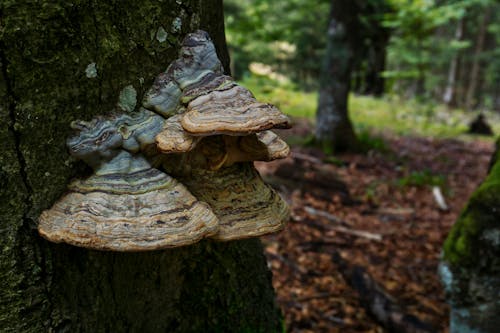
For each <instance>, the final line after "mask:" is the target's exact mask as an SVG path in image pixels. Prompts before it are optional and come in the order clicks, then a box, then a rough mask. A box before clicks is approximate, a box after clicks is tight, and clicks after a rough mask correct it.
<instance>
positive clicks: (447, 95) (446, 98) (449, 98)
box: [443, 17, 465, 106]
mask: <svg viewBox="0 0 500 333" xmlns="http://www.w3.org/2000/svg"><path fill="white" fill-rule="evenodd" d="M464 25H465V17H462V18H461V19H460V20H459V21H458V24H457V29H456V30H455V40H457V41H461V40H462V39H463V37H464ZM459 58H460V51H456V52H455V54H454V55H453V58H452V59H451V62H450V70H449V72H448V81H447V83H446V89H445V91H444V94H443V103H445V104H446V105H448V106H456V105H457V103H456V99H455V96H456V93H455V88H456V84H457V78H458V62H459Z"/></svg>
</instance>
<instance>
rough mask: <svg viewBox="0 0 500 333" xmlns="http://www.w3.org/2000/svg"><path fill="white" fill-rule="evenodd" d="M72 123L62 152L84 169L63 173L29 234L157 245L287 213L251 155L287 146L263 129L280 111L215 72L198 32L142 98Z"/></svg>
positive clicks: (265, 156)
mask: <svg viewBox="0 0 500 333" xmlns="http://www.w3.org/2000/svg"><path fill="white" fill-rule="evenodd" d="M72 127H73V129H75V130H77V134H76V135H75V136H73V137H71V138H70V139H69V140H68V142H67V144H68V147H69V150H70V153H71V154H72V155H74V156H75V157H77V158H79V159H81V160H83V161H84V162H85V163H87V164H88V165H90V166H91V167H92V168H93V170H94V174H93V175H91V176H90V177H88V178H87V179H83V180H74V181H73V182H71V183H70V184H69V186H68V189H69V192H68V193H66V194H65V195H64V196H63V197H62V198H61V199H59V201H57V202H56V203H55V204H54V205H53V207H52V208H50V209H48V210H46V211H44V212H43V213H42V214H41V216H40V219H39V226H38V229H39V233H40V234H41V235H42V236H43V237H45V238H46V239H48V240H50V241H53V242H65V243H69V244H72V245H76V246H82V247H86V248H91V249H98V250H113V251H145V250H157V249H163V248H169V247H176V246H183V245H189V244H193V243H195V242H197V241H199V240H201V239H202V238H212V239H215V240H220V241H226V240H233V239H241V238H248V237H257V236H261V235H264V234H267V233H271V232H276V231H278V230H280V229H282V228H283V227H284V225H285V223H286V221H287V220H288V217H289V209H288V206H287V205H286V203H285V202H284V201H283V200H282V199H281V198H280V196H279V195H278V194H277V193H276V192H275V191H274V190H273V189H272V188H271V187H270V186H268V185H266V184H265V183H264V182H263V180H262V178H261V177H260V176H259V174H258V173H257V171H256V170H255V168H254V166H253V164H252V162H253V161H256V160H261V161H271V160H274V159H278V158H284V157H286V156H287V155H288V154H289V152H290V149H289V147H288V145H287V144H286V143H285V142H284V141H283V140H281V139H280V138H279V137H278V136H277V135H276V134H275V133H273V132H271V131H270V129H272V128H289V127H290V120H289V119H288V117H287V116H286V115H284V114H283V113H281V111H279V110H278V109H277V108H276V107H274V106H272V105H270V104H265V103H260V102H258V101H257V100H256V99H255V97H254V96H253V95H252V94H251V93H250V92H249V91H248V90H246V89H245V88H243V87H241V86H239V85H238V84H237V83H236V82H234V80H233V79H232V78H231V77H229V76H226V75H223V68H222V64H221V62H220V61H219V59H218V58H217V55H216V52H215V47H214V45H213V43H212V41H211V40H210V37H209V36H208V34H207V33H206V32H204V31H196V32H195V33H191V34H188V35H187V36H186V38H185V39H184V41H183V43H182V47H181V50H180V52H179V58H178V59H177V60H175V61H173V62H172V63H171V64H170V66H168V68H167V70H166V71H165V72H164V73H161V74H160V75H159V76H158V77H157V78H156V80H155V82H154V84H153V86H152V87H151V89H150V90H149V91H148V92H147V93H146V95H145V98H144V101H143V107H140V108H139V109H138V110H137V111H132V112H130V113H127V114H115V115H112V116H110V117H106V118H105V117H97V118H95V119H93V120H92V121H90V122H85V121H76V122H74V123H72ZM174 178H175V179H174Z"/></svg>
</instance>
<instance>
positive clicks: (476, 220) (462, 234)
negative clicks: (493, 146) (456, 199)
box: [443, 161, 500, 266]
mask: <svg viewBox="0 0 500 333" xmlns="http://www.w3.org/2000/svg"><path fill="white" fill-rule="evenodd" d="M499 207H500V162H499V161H497V162H496V163H495V164H494V166H493V168H492V169H491V170H490V173H489V174H488V176H487V178H486V180H485V181H484V182H483V183H482V184H481V185H480V186H479V188H478V189H477V190H476V191H475V192H474V193H473V194H472V196H471V198H470V199H469V202H468V204H467V206H466V207H465V209H464V210H463V212H462V213H461V215H460V217H459V218H458V220H457V222H456V223H455V225H454V226H453V227H452V229H451V231H450V233H449V235H448V237H447V238H446V241H445V243H444V247H443V251H444V259H445V260H446V261H448V262H449V263H451V264H453V265H461V266H474V265H478V262H479V260H478V258H479V256H481V257H482V258H481V262H483V261H485V260H486V261H487V260H488V256H485V255H484V253H487V251H490V250H489V249H488V248H487V245H485V243H484V242H483V241H482V239H481V236H482V235H483V233H484V232H485V231H486V230H488V229H491V228H498V227H500V209H499ZM492 258H495V256H492Z"/></svg>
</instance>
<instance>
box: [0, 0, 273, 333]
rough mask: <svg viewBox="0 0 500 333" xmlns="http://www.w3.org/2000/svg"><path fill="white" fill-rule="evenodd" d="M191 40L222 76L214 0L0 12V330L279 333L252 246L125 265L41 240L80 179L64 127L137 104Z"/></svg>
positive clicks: (258, 250) (30, 6) (32, 5)
mask: <svg viewBox="0 0 500 333" xmlns="http://www.w3.org/2000/svg"><path fill="white" fill-rule="evenodd" d="M198 28H202V29H204V30H207V31H208V32H209V33H210V34H211V36H212V38H213V39H214V41H215V44H216V46H217V48H218V53H219V57H220V58H221V60H222V61H223V63H224V65H225V68H229V66H228V56H227V51H226V48H225V41H224V33H223V31H224V30H223V29H224V27H223V19H222V1H220V0H211V1H202V0H177V1H174V0H170V1H160V0H156V1H149V0H142V1H129V0H125V1H97V0H95V1H94V0H90V1H89V0H87V1H72V2H67V1H57V0H53V1H28V0H24V1H10V0H3V1H2V2H1V3H0V66H1V70H0V97H1V98H0V142H2V154H1V155H0V185H1V191H0V232H1V234H0V247H1V249H2V251H1V255H0V331H2V332H48V331H56V332H124V331H130V332H137V331H142V332H167V331H168V332H189V331H196V332H200V331H205V332H208V331H232V332H234V331H252V332H254V331H263V332H273V331H279V330H280V325H281V323H280V315H279V312H278V311H277V309H276V307H275V303H274V298H273V297H274V294H273V290H272V287H271V284H270V273H269V271H268V270H267V267H266V262H265V258H264V256H263V255H262V247H261V245H260V243H259V241H258V240H246V241H240V242H228V243H215V242H209V241H206V242H202V243H199V244H196V245H194V246H190V247H184V248H179V249H173V250H167V251H156V252H149V253H129V254H125V253H112V252H96V251H88V250H85V249H81V248H76V247H72V246H68V245H55V244H51V243H49V242H47V241H44V240H43V239H41V238H40V237H39V236H38V234H37V232H36V221H37V218H38V216H39V214H40V212H41V211H42V210H44V209H46V208H48V207H50V206H51V205H52V204H53V202H54V201H55V200H56V199H57V198H58V197H60V196H61V194H62V193H64V191H65V188H66V184H67V183H68V181H69V180H70V179H71V178H72V177H74V176H76V175H81V174H82V173H83V172H85V171H86V169H85V167H84V166H83V163H81V162H76V161H74V160H73V159H72V158H70V156H69V155H68V153H67V151H66V148H65V140H66V137H67V136H68V134H69V131H70V128H69V123H70V122H71V121H72V120H75V119H86V120H88V119H91V118H92V117H93V116H95V115H97V114H106V113H109V112H110V111H112V110H113V108H114V105H115V103H116V101H117V99H118V95H119V93H120V90H121V89H123V88H124V87H125V86H127V85H133V86H134V87H135V89H136V90H137V91H138V92H139V93H140V95H142V93H143V92H144V91H145V89H147V88H148V87H149V86H150V85H151V84H152V81H153V78H154V76H155V75H157V74H158V73H160V72H161V71H163V70H164V69H165V68H166V66H167V65H168V63H169V62H170V61H172V60H173V59H174V58H175V57H176V56H177V50H178V47H179V44H180V41H181V40H182V38H183V36H184V35H185V34H186V33H188V32H191V31H193V30H195V29H198ZM93 64H95V66H94V65H93ZM94 69H95V70H94ZM139 98H142V96H139Z"/></svg>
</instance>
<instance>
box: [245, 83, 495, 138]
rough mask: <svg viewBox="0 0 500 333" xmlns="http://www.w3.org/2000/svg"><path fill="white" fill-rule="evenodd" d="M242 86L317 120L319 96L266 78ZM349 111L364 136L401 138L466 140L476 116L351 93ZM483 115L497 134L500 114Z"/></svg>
mask: <svg viewBox="0 0 500 333" xmlns="http://www.w3.org/2000/svg"><path fill="white" fill-rule="evenodd" d="M240 83H241V84H242V85H243V86H245V87H246V88H248V89H250V90H251V91H252V92H253V93H254V95H255V96H256V97H257V98H258V99H259V100H262V101H265V102H268V103H273V104H275V105H277V106H278V107H279V108H280V109H281V110H282V111H283V112H285V113H286V114H288V115H290V116H292V117H305V118H308V119H310V120H311V121H314V116H315V114H316V107H317V102H318V94H317V93H311V92H305V91H303V90H300V89H299V88H298V87H297V86H295V85H294V84H292V83H280V82H278V81H275V80H271V79H269V78H267V77H265V76H247V77H245V78H244V79H243V80H242V81H240ZM349 110H350V117H351V120H352V122H353V124H354V126H355V128H356V131H357V132H359V133H361V136H363V135H364V134H363V132H364V131H367V130H369V129H370V130H375V131H379V132H381V131H387V130H388V131H390V132H393V133H396V134H402V135H422V136H431V137H462V138H464V139H467V138H469V135H467V134H465V133H466V132H467V129H468V127H467V126H468V123H469V122H470V120H471V119H472V118H474V116H475V115H474V114H470V113H468V112H465V111H464V110H461V109H449V108H447V107H445V106H443V105H439V104H436V103H433V102H431V101H424V100H417V99H403V98H401V97H399V96H396V95H390V96H386V97H384V98H374V97H371V96H358V95H354V94H351V95H350V97H349ZM484 114H485V116H486V117H487V119H490V120H491V123H492V126H493V130H494V132H495V133H500V115H498V114H496V113H493V112H487V111H485V112H484ZM362 140H363V138H362ZM484 140H491V139H487V138H485V139H484Z"/></svg>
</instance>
